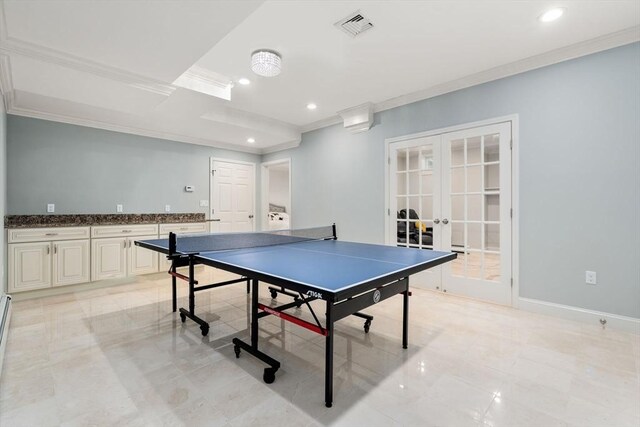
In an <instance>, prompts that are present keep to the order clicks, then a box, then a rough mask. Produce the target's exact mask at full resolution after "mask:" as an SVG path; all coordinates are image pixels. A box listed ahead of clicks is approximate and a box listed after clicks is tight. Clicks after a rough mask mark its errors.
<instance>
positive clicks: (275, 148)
mask: <svg viewBox="0 0 640 427" xmlns="http://www.w3.org/2000/svg"><path fill="white" fill-rule="evenodd" d="M300 142H301V139H298V140H296V141H289V142H283V143H282V144H278V145H273V146H271V147H266V148H263V149H262V150H260V154H269V153H275V152H278V151H282V150H288V149H289V148H296V147H298V146H300Z"/></svg>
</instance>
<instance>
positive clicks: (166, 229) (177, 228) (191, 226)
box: [160, 222, 208, 237]
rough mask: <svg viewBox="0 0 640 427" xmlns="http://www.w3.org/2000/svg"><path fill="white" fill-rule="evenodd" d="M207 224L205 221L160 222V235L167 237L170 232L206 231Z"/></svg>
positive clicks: (192, 232) (190, 232) (191, 232)
mask: <svg viewBox="0 0 640 427" xmlns="http://www.w3.org/2000/svg"><path fill="white" fill-rule="evenodd" d="M207 231H208V229H207V224H206V223H204V222H192V223H183V224H160V236H162V237H166V236H168V235H169V233H176V234H194V233H206V232H207Z"/></svg>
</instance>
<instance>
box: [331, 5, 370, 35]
mask: <svg viewBox="0 0 640 427" xmlns="http://www.w3.org/2000/svg"><path fill="white" fill-rule="evenodd" d="M333 25H335V26H336V27H337V28H338V29H340V30H342V31H344V32H345V33H347V34H349V35H350V36H351V37H356V36H358V35H360V34H362V33H364V32H365V31H367V30H368V29H371V28H373V24H372V23H371V21H369V20H368V19H367V18H365V17H364V16H362V14H361V13H360V11H359V10H356V11H355V12H353V13H351V14H349V16H347V17H346V18H343V19H341V20H339V21H338V22H336V23H335V24H333Z"/></svg>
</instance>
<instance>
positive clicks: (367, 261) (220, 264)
mask: <svg viewBox="0 0 640 427" xmlns="http://www.w3.org/2000/svg"><path fill="white" fill-rule="evenodd" d="M135 244H136V245H137V246H140V247H143V248H146V249H150V250H153V251H157V252H160V253H164V254H166V255H167V258H168V259H169V260H171V262H172V266H171V269H170V270H169V274H170V275H171V276H172V285H173V310H174V311H176V299H177V297H176V279H181V280H185V281H187V282H188V283H189V310H185V309H182V308H181V309H180V317H181V319H182V321H183V322H185V321H186V318H187V317H188V318H190V319H192V320H194V321H196V322H197V323H199V324H200V328H201V330H202V333H203V335H206V333H207V332H208V324H207V322H205V321H204V320H202V319H200V318H199V317H198V316H197V315H196V314H195V293H196V292H197V291H199V290H204V289H211V288H214V287H219V286H227V285H231V284H234V283H240V282H246V283H247V291H249V285H250V291H251V328H250V343H246V342H244V341H242V340H241V339H239V338H233V340H232V342H233V344H234V351H235V355H236V357H240V354H241V351H242V350H244V351H246V352H247V353H249V354H251V355H253V356H254V357H256V358H258V359H260V360H261V361H263V362H264V363H266V364H267V365H268V367H267V368H265V369H264V374H263V380H264V381H265V382H266V383H268V384H269V383H272V382H273V381H274V380H275V374H276V372H277V371H278V369H279V368H280V362H278V361H277V360H275V359H273V358H272V357H271V356H269V355H267V354H265V353H264V352H262V351H260V350H259V349H258V320H259V319H261V318H263V317H265V316H269V315H273V316H277V317H279V318H280V319H283V320H285V321H289V322H292V323H295V324H297V325H299V326H301V327H303V328H306V329H308V330H311V331H313V332H315V333H318V334H320V335H323V336H324V337H325V405H326V406H327V407H331V406H332V403H333V337H334V323H335V322H337V321H338V320H340V319H343V318H345V317H347V316H350V315H355V316H359V317H362V318H365V319H366V322H365V333H366V332H368V331H369V325H370V324H371V320H372V319H373V317H371V316H368V315H366V314H364V313H361V312H360V311H361V310H363V309H365V308H367V307H370V306H371V305H373V304H377V303H379V302H381V301H384V300H386V299H388V298H390V297H392V296H394V295H397V294H402V296H403V317H402V347H403V348H405V349H406V348H407V344H408V319H409V296H410V295H411V292H410V291H409V276H410V275H412V274H415V273H418V272H420V271H423V270H426V269H429V268H432V267H434V266H437V265H440V264H443V263H445V262H449V261H451V260H453V259H455V258H456V254H455V253H450V252H438V251H431V250H424V249H414V248H405V247H393V246H384V245H372V244H364V243H353V242H343V241H338V240H337V234H336V226H335V224H334V225H332V226H328V227H318V228H309V229H303V230H278V231H270V232H256V233H226V234H207V235H196V236H176V235H175V234H173V233H172V234H170V235H169V238H168V239H154V240H142V241H136V242H135ZM199 264H203V265H207V266H211V267H215V268H219V269H221V270H225V271H228V272H231V273H235V274H238V275H240V276H241V278H239V279H234V280H229V281H224V282H219V283H213V284H208V285H200V284H199V283H198V281H197V280H196V278H195V266H196V265H199ZM185 266H188V267H189V273H188V275H183V274H181V273H178V272H177V268H179V267H185ZM260 282H265V283H268V284H271V285H273V286H276V287H279V288H275V287H270V288H269V290H270V291H271V296H272V297H275V295H276V294H277V293H284V294H287V295H290V296H295V297H296V298H295V299H294V301H292V302H289V303H286V304H282V305H279V306H267V305H265V304H262V303H260V302H259V299H258V290H259V283H260ZM316 300H323V301H324V302H325V307H326V309H325V316H324V317H325V321H324V325H323V324H322V322H321V321H320V319H319V318H318V316H317V315H316V314H315V312H314V311H313V308H312V306H311V305H310V304H309V303H310V302H312V301H316ZM303 304H304V305H305V306H306V308H307V309H308V310H309V311H310V313H311V315H312V317H313V319H314V322H310V321H307V320H304V319H302V318H300V317H296V316H294V315H292V314H290V313H287V312H286V310H289V309H291V308H294V307H300V306H301V305H303ZM205 325H206V326H205Z"/></svg>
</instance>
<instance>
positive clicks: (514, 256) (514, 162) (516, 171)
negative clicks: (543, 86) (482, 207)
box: [384, 114, 520, 308]
mask: <svg viewBox="0 0 640 427" xmlns="http://www.w3.org/2000/svg"><path fill="white" fill-rule="evenodd" d="M505 122H510V123H511V140H512V142H513V145H512V148H511V208H512V209H513V216H512V218H511V275H512V276H513V277H512V280H513V284H512V287H511V306H512V307H515V308H518V301H519V296H520V244H519V243H520V128H519V116H518V114H510V115H507V116H500V117H494V118H490V119H485V120H480V121H476V122H470V123H463V124H459V125H455V126H449V127H444V128H438V129H433V130H428V131H424V132H418V133H412V134H409V135H402V136H397V137H393V138H385V140H384V154H385V158H386V162H385V164H384V198H385V200H384V204H385V206H384V207H385V209H384V217H385V221H384V242H385V244H386V245H393V243H394V242H391V241H390V239H389V231H390V229H391V221H395V220H396V219H395V217H393V218H392V216H391V200H390V198H389V195H390V183H389V173H390V170H391V151H390V150H391V147H390V146H391V144H393V143H395V142H401V141H406V140H409V139H416V138H422V137H428V136H434V135H439V134H443V133H450V132H456V131H460V130H466V129H472V128H476V127H481V126H487V125H495V124H499V123H505Z"/></svg>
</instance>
